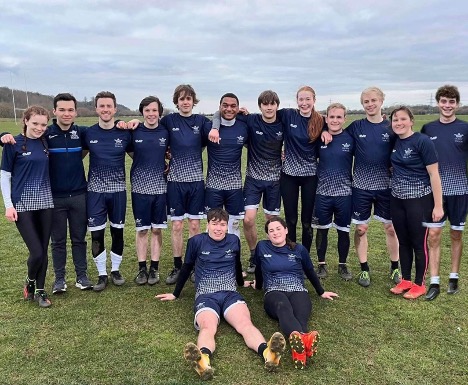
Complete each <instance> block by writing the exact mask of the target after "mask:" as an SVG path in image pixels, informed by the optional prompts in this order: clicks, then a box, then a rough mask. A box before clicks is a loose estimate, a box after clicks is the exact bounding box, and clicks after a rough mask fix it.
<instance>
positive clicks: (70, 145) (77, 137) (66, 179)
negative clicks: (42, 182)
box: [44, 119, 87, 198]
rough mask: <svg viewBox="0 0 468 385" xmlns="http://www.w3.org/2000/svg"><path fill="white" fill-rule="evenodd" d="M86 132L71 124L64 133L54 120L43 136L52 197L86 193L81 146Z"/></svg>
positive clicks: (82, 128) (84, 129)
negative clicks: (47, 153)
mask: <svg viewBox="0 0 468 385" xmlns="http://www.w3.org/2000/svg"><path fill="white" fill-rule="evenodd" d="M86 130H87V127H80V126H77V125H75V124H72V125H71V126H70V127H69V128H68V129H67V130H65V131H64V130H62V129H61V128H60V127H59V126H58V125H57V120H56V119H54V120H53V123H52V124H51V125H50V126H49V127H48V128H47V131H46V133H45V134H44V138H45V139H46V140H47V145H48V147H49V172H50V186H51V188H52V195H53V196H54V197H58V198H63V197H69V196H74V195H79V194H83V193H85V192H86V178H85V171H84V166H83V157H82V145H81V141H82V140H83V137H84V132H85V131H86Z"/></svg>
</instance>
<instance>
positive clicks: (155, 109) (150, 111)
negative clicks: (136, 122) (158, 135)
mask: <svg viewBox="0 0 468 385" xmlns="http://www.w3.org/2000/svg"><path fill="white" fill-rule="evenodd" d="M143 118H144V119H145V126H146V127H148V128H155V127H157V126H158V123H159V106H158V103H156V102H152V103H150V104H148V105H147V106H145V107H143Z"/></svg>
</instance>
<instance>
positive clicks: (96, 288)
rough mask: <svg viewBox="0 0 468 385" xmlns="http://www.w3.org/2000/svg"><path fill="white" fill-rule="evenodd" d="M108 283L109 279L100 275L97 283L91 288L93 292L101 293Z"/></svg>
mask: <svg viewBox="0 0 468 385" xmlns="http://www.w3.org/2000/svg"><path fill="white" fill-rule="evenodd" d="M108 283H109V277H107V275H100V276H99V277H98V281H97V283H96V284H95V285H94V286H93V290H94V291H103V290H104V289H105V288H106V286H107V284H108Z"/></svg>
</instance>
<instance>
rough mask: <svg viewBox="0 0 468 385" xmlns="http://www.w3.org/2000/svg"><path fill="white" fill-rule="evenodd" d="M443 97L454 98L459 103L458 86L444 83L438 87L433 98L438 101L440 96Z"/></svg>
mask: <svg viewBox="0 0 468 385" xmlns="http://www.w3.org/2000/svg"><path fill="white" fill-rule="evenodd" d="M442 97H445V98H449V99H455V100H456V101H457V104H458V103H460V91H458V88H457V87H455V86H452V85H450V84H446V85H444V86H442V87H439V89H438V90H437V92H436V94H435V99H436V101H437V102H439V100H440V98H442Z"/></svg>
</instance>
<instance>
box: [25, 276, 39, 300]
mask: <svg viewBox="0 0 468 385" xmlns="http://www.w3.org/2000/svg"><path fill="white" fill-rule="evenodd" d="M35 291H36V281H30V280H29V279H28V278H27V277H26V281H25V282H24V286H23V298H24V299H25V300H26V301H33V300H34V292H35Z"/></svg>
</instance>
